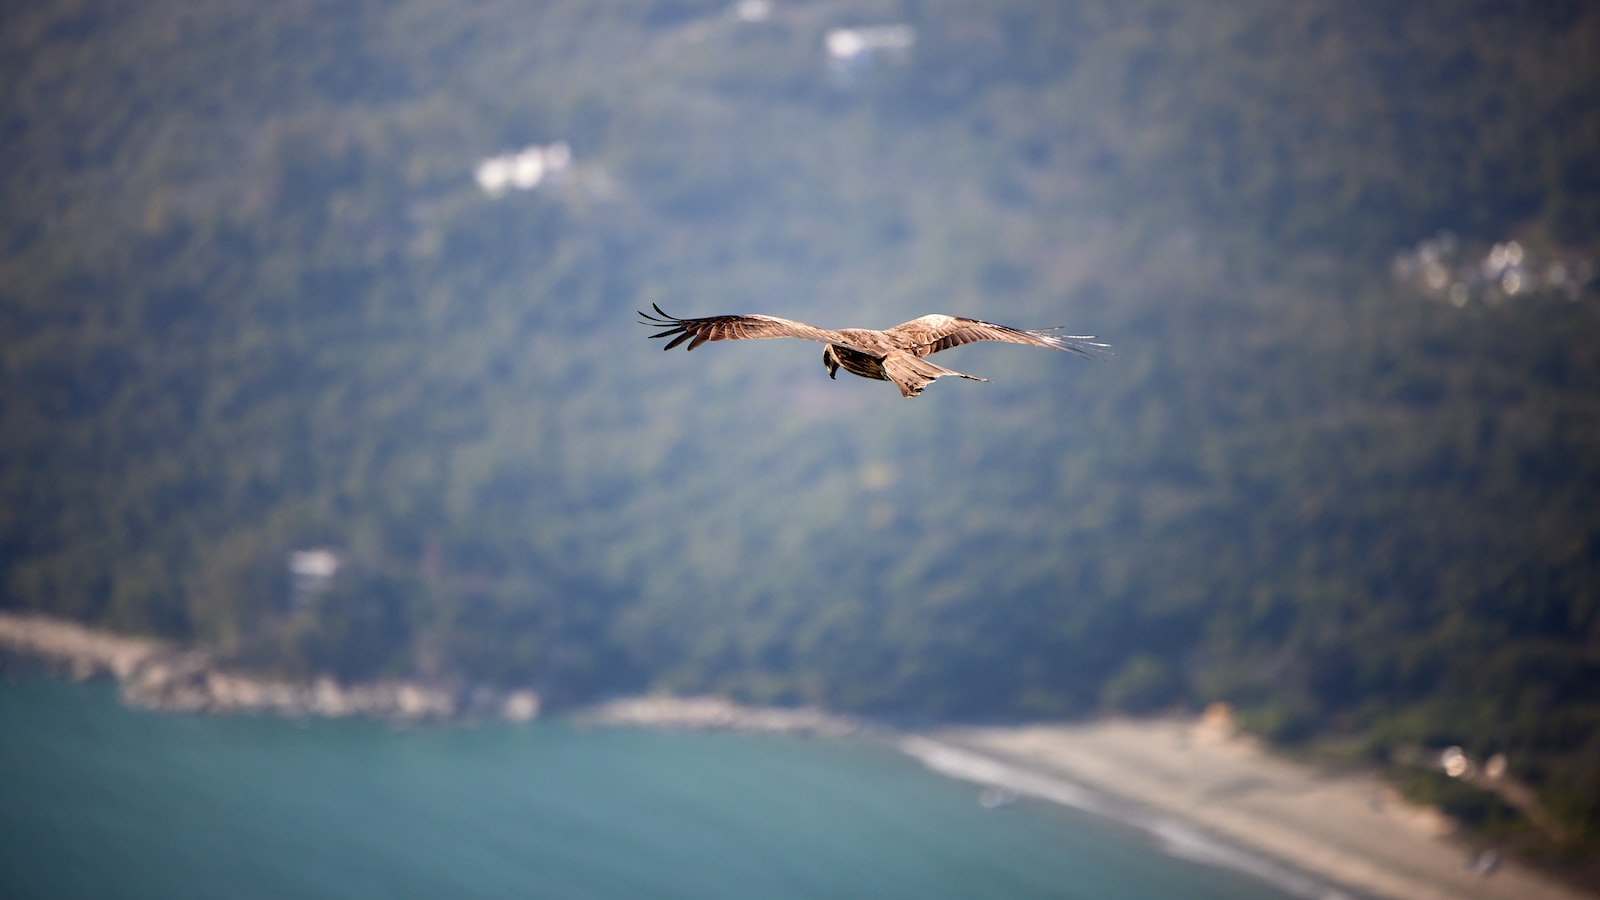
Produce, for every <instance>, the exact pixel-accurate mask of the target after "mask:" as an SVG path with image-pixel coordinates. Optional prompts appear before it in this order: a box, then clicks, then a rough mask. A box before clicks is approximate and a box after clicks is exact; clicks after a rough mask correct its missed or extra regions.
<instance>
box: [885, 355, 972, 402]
mask: <svg viewBox="0 0 1600 900" xmlns="http://www.w3.org/2000/svg"><path fill="white" fill-rule="evenodd" d="M883 373H884V374H885V375H887V376H889V380H890V381H892V382H894V383H895V386H896V387H898V388H900V396H902V397H915V396H917V395H918V394H920V393H922V389H923V388H925V387H927V386H928V385H929V384H932V383H933V380H934V379H935V378H943V377H944V376H946V375H954V376H956V377H957V378H966V379H969V380H972V381H988V380H989V379H987V378H979V377H978V376H976V375H968V374H967V373H965V372H957V371H956V370H955V369H946V368H945V367H944V366H941V365H939V364H938V363H931V362H928V361H927V360H926V359H923V358H922V357H919V356H898V355H895V356H890V357H888V358H887V359H885V360H884V361H883Z"/></svg>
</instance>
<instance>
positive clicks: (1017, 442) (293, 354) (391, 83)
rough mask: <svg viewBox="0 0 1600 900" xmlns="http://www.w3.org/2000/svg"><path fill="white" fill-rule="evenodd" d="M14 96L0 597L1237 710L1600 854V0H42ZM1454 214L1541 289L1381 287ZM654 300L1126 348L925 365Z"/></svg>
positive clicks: (1464, 248)
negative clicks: (858, 47) (299, 556)
mask: <svg viewBox="0 0 1600 900" xmlns="http://www.w3.org/2000/svg"><path fill="white" fill-rule="evenodd" d="M900 21H903V22H907V23H909V24H911V25H912V26H914V27H915V29H916V35H917V42H916V45H915V47H914V48H913V49H912V51H911V52H910V53H909V54H908V55H906V56H905V58H902V59H895V58H880V59H877V60H875V61H873V62H872V63H870V64H867V65H861V66H857V67H855V68H851V69H848V70H847V69H845V68H842V67H839V66H834V67H832V68H830V66H829V65H828V64H827V61H826V59H825V55H824V52H823V46H824V41H823V36H824V34H825V32H826V31H827V29H829V28H832V27H837V26H846V25H863V24H874V23H879V22H900ZM0 90H3V98H4V102H0V148H3V153H4V157H3V163H4V164H3V166H0V208H3V209H4V210H5V212H4V214H3V216H0V366H3V369H0V605H3V606H4V607H7V608H13V609H34V610H42V611H48V612H51V613H54V614H57V615H62V616H67V617H70V618H73V619H77V620H80V621H83V622H88V623H94V624H97V625H101V626H104V627H109V628H113V629H117V630H122V631H128V632H136V633H149V634H160V635H164V636H169V637H175V638H179V639H184V640H190V641H196V642H202V643H205V644H208V645H211V646H213V647H216V648H219V650H221V651H222V652H224V653H226V654H229V655H231V656H232V657H233V658H234V659H236V660H238V661H240V662H241V663H243V664H248V665H252V666H256V667H260V668H263V669H270V670H274V671H280V672H286V673H299V674H309V673H314V672H331V673H334V674H336V675H338V676H341V677H344V678H348V679H360V678H368V677H374V676H377V675H383V674H396V673H404V674H410V675H416V676H420V677H424V678H435V679H439V680H441V681H451V680H458V681H463V682H492V683H498V684H507V685H510V684H515V685H532V686H535V687H537V688H538V689H539V690H541V691H542V692H544V693H545V694H546V695H547V696H548V697H550V698H552V699H553V700H556V701H560V700H562V699H569V700H570V699H578V698H584V697H590V696H594V695H596V694H600V693H604V692H608V691H618V690H635V689H639V688H641V687H645V686H662V687H669V688H674V689H680V690H695V691H703V690H714V691H721V692H726V693H729V694H732V695H735V696H738V697H740V698H744V699H749V700H756V701H762V702H771V703H780V704H781V703H799V702H814V703H819V704H823V705H826V706H829V707H832V708H837V709H844V710H851V711H864V712H870V713H875V714H880V715H893V716H932V717H946V718H951V717H957V718H969V719H975V718H1001V717H1018V716H1021V717H1028V716H1071V715H1084V714H1090V713H1094V712H1098V711H1102V710H1127V711H1134V712H1148V711H1156V710H1161V709H1167V708H1173V707H1180V706H1188V707H1191V708H1193V707H1197V706H1199V705H1203V704H1205V703H1208V702H1211V701H1215V700H1224V701H1228V702H1230V703H1232V704H1234V705H1235V706H1236V707H1237V708H1239V709H1240V710H1241V711H1242V713H1243V715H1244V716H1245V717H1246V718H1245V720H1246V722H1247V723H1248V724H1249V725H1250V726H1251V727H1252V728H1254V729H1256V730H1258V731H1261V732H1262V733H1265V734H1267V735H1269V736H1271V737H1273V738H1275V739H1278V740H1282V741H1288V742H1300V741H1308V740H1314V739H1320V740H1327V739H1332V738H1337V739H1340V740H1350V739H1353V740H1354V742H1355V745H1356V746H1357V747H1358V752H1359V753H1361V754H1363V755H1366V756H1370V757H1371V758H1373V759H1377V760H1391V759H1395V760H1398V759H1402V758H1405V755H1406V753H1411V752H1414V751H1415V750H1416V749H1417V748H1439V747H1444V746H1448V745H1451V744H1460V745H1462V746H1463V747H1465V748H1466V749H1467V751H1468V752H1469V753H1470V754H1472V755H1474V756H1475V757H1479V758H1481V757H1483V756H1486V755H1488V754H1490V753H1495V752H1504V753H1506V754H1507V756H1508V758H1509V759H1510V761H1511V767H1512V771H1513V773H1514V774H1515V775H1516V776H1517V777H1519V778H1521V779H1524V780H1526V781H1528V782H1530V783H1531V784H1533V785H1534V786H1535V787H1536V788H1537V790H1538V791H1539V797H1540V801H1541V802H1542V803H1543V805H1544V806H1545V807H1547V808H1548V809H1549V810H1550V811H1551V813H1552V814H1553V815H1554V816H1555V817H1557V818H1558V819H1559V821H1560V823H1561V829H1562V830H1561V831H1560V832H1559V833H1558V834H1557V835H1556V837H1555V838H1554V839H1551V837H1550V835H1548V834H1544V835H1543V836H1542V837H1541V836H1537V835H1534V834H1532V833H1531V832H1525V831H1523V830H1519V829H1523V824H1524V823H1521V822H1520V820H1519V819H1518V818H1517V817H1516V816H1515V815H1514V814H1513V813H1511V812H1510V811H1508V810H1506V809H1504V808H1502V807H1501V806H1498V805H1495V804H1492V803H1481V802H1478V801H1477V800H1475V799H1473V798H1472V797H1471V796H1469V795H1465V794H1458V795H1452V794H1449V793H1448V791H1449V790H1450V789H1451V786H1450V785H1445V786H1444V787H1442V788H1440V787H1438V786H1435V787H1434V788H1429V789H1438V790H1445V791H1446V794H1444V795H1442V796H1444V797H1445V802H1446V803H1447V805H1448V804H1451V803H1453V804H1455V805H1454V807H1453V809H1454V810H1455V811H1456V812H1458V814H1461V815H1463V816H1464V817H1466V818H1468V819H1472V820H1475V821H1476V822H1477V823H1478V824H1479V825H1481V826H1482V827H1484V828H1486V829H1489V830H1491V831H1495V830H1497V829H1499V830H1504V832H1505V833H1506V834H1508V835H1511V836H1512V837H1513V838H1515V839H1517V840H1525V841H1529V842H1533V843H1530V846H1534V844H1536V843H1537V842H1539V841H1544V842H1548V843H1549V844H1550V845H1551V846H1549V847H1546V848H1545V850H1547V851H1548V852H1551V853H1566V854H1567V855H1568V856H1569V857H1571V858H1582V857H1583V856H1584V854H1585V853H1586V852H1587V851H1589V850H1592V848H1593V847H1594V846H1595V845H1596V844H1595V842H1596V841H1600V513H1597V512H1596V511H1597V510H1600V298H1597V296H1596V291H1595V285H1594V283H1593V280H1592V279H1593V265H1592V263H1585V260H1595V259H1600V163H1597V161H1600V10H1597V9H1596V8H1595V7H1594V6H1593V5H1592V4H1582V3H1549V2H1543V3H1531V2H1528V3H1522V2H1465V3H1463V2H1454V3H1446V2H1443V0H1424V2H1418V3H1410V4H1399V5H1395V4H1385V3H1373V2H1360V3H1348V2H1345V3H1337V2H1331V0H1327V2H1324V0H1315V2H1308V3H1300V4H1293V5H1289V6H1285V5H1284V4H1281V3H1267V2H1258V0H1235V2H1230V3H1224V4H1189V3H1179V2H1163V0H1139V2H1111V0H1086V2H1078V3H1073V4H1039V3H1026V2H1020V0H1019V2H985V3H960V2H953V0H924V2H910V0H907V2H881V3H873V2H869V3H844V2H826V0H816V2H779V3H777V4H776V6H775V8H774V13H773V16H772V17H771V18H770V19H768V20H765V21H754V22H750V21H740V20H738V19H737V18H736V17H734V16H732V15H730V13H729V9H728V8H727V7H726V6H725V5H724V4H723V3H722V2H695V0H657V2H654V3H639V2H622V0H616V2H576V0H575V2H559V3H547V4H524V3H515V2H510V0H483V2H474V3H469V4H458V3H443V2H437V0H400V2H381V3H380V2H359V0H358V2H345V3H331V2H320V0H292V2H285V3H277V4H266V5H263V4H251V3H243V2H238V0H194V2H189V3H184V4H177V5H174V4H143V3H135V2H128V0H82V2H77V3H43V2H23V3H13V4H8V5H7V6H6V8H5V9H4V11H0ZM554 141H565V142H567V143H568V144H569V146H570V147H571V150H572V155H573V165H572V167H571V168H570V169H569V170H567V171H566V172H564V173H561V175H560V177H551V178H549V179H547V181H546V182H544V183H541V184H540V186H539V187H538V188H537V189H535V190H530V191H512V192H509V193H506V194H504V195H503V196H498V197H492V196H489V195H487V194H485V193H484V192H483V191H481V190H480V189H479V187H478V185H477V184H476V183H475V182H474V178H473V173H474V170H475V167H476V166H477V165H478V164H479V162H480V161H481V160H482V159H484V158H485V157H488V156H492V155H495V154H498V153H502V152H506V151H514V150H517V149H519V148H521V147H523V146H525V145H529V144H535V143H540V144H543V143H548V142H554ZM1441 230H1449V231H1450V232H1452V233H1453V235H1454V241H1455V242H1456V243H1455V246H1457V247H1458V248H1459V255H1460V258H1461V259H1462V260H1463V261H1464V262H1465V263H1466V264H1471V265H1474V266H1478V261H1479V260H1481V259H1482V258H1483V257H1484V256H1485V255H1486V254H1488V253H1489V252H1490V249H1491V247H1492V245H1495V244H1497V243H1501V244H1503V243H1504V242H1508V241H1511V240H1516V241H1517V242H1518V246H1519V248H1523V251H1524V252H1525V254H1526V257H1525V259H1526V263H1525V268H1526V270H1527V272H1528V273H1529V274H1530V276H1533V275H1538V276H1539V277H1540V278H1541V279H1543V280H1535V281H1529V282H1524V284H1528V285H1531V286H1528V287H1523V288H1521V289H1520V290H1516V291H1507V290H1502V289H1500V288H1499V287H1497V285H1503V284H1505V282H1502V281H1493V280H1491V281H1489V282H1487V283H1485V284H1482V285H1475V286H1474V287H1473V288H1472V293H1471V294H1470V295H1467V294H1458V295H1456V296H1455V299H1456V300H1457V302H1454V303H1453V302H1449V301H1441V300H1440V299H1438V297H1437V296H1435V294H1434V293H1430V292H1429V291H1428V290H1425V289H1423V288H1420V287H1418V286H1417V285H1416V284H1415V283H1413V282H1410V281H1406V280H1397V279H1396V278H1395V277H1394V276H1393V274H1392V271H1393V267H1392V266H1391V263H1392V261H1393V259H1394V257H1395V256H1396V254H1399V253H1402V252H1407V251H1409V249H1410V248H1412V247H1414V246H1415V245H1416V244H1417V242H1419V241H1422V240H1424V239H1427V238H1431V237H1433V236H1434V235H1436V234H1438V233H1439V232H1440V231H1441ZM1558 260H1559V261H1561V262H1562V264H1563V271H1564V272H1566V273H1567V274H1566V280H1565V281H1564V282H1560V283H1559V285H1557V286H1555V287H1552V282H1551V281H1550V280H1549V278H1548V277H1546V276H1547V275H1548V274H1549V272H1550V271H1551V270H1550V268H1549V266H1550V264H1551V263H1554V262H1556V261H1558ZM1586 264H1587V265H1589V268H1588V269H1585V268H1584V265H1586ZM1474 271H1481V266H1479V268H1478V269H1475V270H1474ZM1495 274H1496V276H1497V277H1498V270H1497V272H1496V273H1495ZM1451 277H1453V278H1454V277H1460V276H1459V273H1454V272H1452V275H1451ZM1586 279H1587V280H1586ZM651 303H659V304H661V306H662V307H663V308H665V309H666V310H667V311H668V312H670V313H672V314H674V315H681V316H695V315H709V314H714V313H723V312H739V311H750V312H765V313H770V314H775V315H783V316H788V317H792V318H800V319H804V320H807V321H811V322H815V323H818V324H821V325H824V326H835V327H838V326H852V325H853V326H865V327H887V326H889V325H892V324H894V323H897V322H900V321H903V320H905V319H909V318H912V317H915V316H918V315H922V314H924V313H928V312H947V313H954V314H964V315H971V316H976V317H981V318H984V319H989V320H992V321H998V322H1003V323H1006V324H1010V325H1016V326H1020V327H1043V326H1052V325H1064V326H1066V327H1067V328H1068V330H1069V331H1071V332H1073V333H1094V334H1098V335H1100V336H1102V337H1103V338H1105V339H1107V340H1109V341H1111V342H1112V343H1114V344H1115V345H1116V347H1117V355H1116V356H1115V357H1114V358H1112V359H1110V360H1107V361H1103V362H1098V363H1092V364H1090V363H1084V362H1083V361H1081V360H1078V359H1075V358H1072V357H1070V356H1068V355H1067V354H1056V353H1047V352H1045V351H1042V350H1032V349H1026V348H1016V347H1000V346H987V345H985V346H974V347H967V348H961V349H959V350H955V351H952V352H951V353H950V354H948V355H947V356H942V357H941V362H945V363H946V364H948V365H951V366H954V367H956V368H960V369H961V370H962V371H967V372H973V373H975V374H978V375H983V376H986V377H989V378H990V379H992V380H991V383H989V384H975V383H971V382H965V381H957V382H955V383H951V381H948V380H947V381H942V382H940V383H937V384H935V385H933V386H932V387H930V388H929V389H928V391H927V393H925V394H924V395H923V396H922V397H920V398H918V399H916V400H904V399H902V398H901V397H899V396H898V393H897V392H896V391H895V390H894V389H893V387H892V386H891V385H888V384H881V383H875V382H866V381H862V380H860V379H856V378H853V377H849V376H845V377H841V378H840V380H838V381H837V382H830V381H829V380H828V379H827V378H826V377H825V376H826V372H825V370H824V369H823V367H822V365H821V364H820V360H819V356H820V348H818V347H816V346H815V345H809V344H801V343H799V342H772V343H759V344H754V343H753V344H718V345H712V346H706V347H702V348H700V349H698V350H696V351H695V352H694V354H693V355H692V356H685V355H684V354H682V353H681V352H679V351H675V352H674V353H672V354H663V353H661V352H660V350H659V349H658V344H652V343H650V342H648V341H647V340H646V339H645V336H646V334H648V332H646V331H645V330H644V329H642V328H640V327H639V326H638V325H637V324H636V323H635V316H634V311H635V310H637V309H648V308H649V305H650V304H651ZM314 547H326V548H331V549H333V550H335V551H336V552H337V553H338V554H339V556H340V558H341V559H342V561H343V565H342V567H341V568H340V570H339V572H338V574H337V576H336V577H335V578H334V579H333V581H332V583H331V584H330V585H328V586H327V587H326V589H325V590H321V591H319V592H315V593H313V594H312V595H311V596H306V595H305V594H304V593H301V594H297V593H296V591H295V590H294V587H293V585H291V576H290V574H289V572H288V570H287V568H286V559H287V558H288V555H289V554H290V553H291V552H292V551H295V550H299V549H305V548H314ZM297 597H298V599H296V598H297ZM1430 784H1431V782H1430ZM1452 798H1454V799H1452ZM1519 835H1520V837H1519ZM1541 846H1542V845H1541ZM1536 849H1537V848H1536ZM1541 852H1543V851H1541Z"/></svg>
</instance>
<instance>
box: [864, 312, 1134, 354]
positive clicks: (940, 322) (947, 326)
mask: <svg viewBox="0 0 1600 900" xmlns="http://www.w3.org/2000/svg"><path fill="white" fill-rule="evenodd" d="M1055 330H1057V329H1054V328H1045V329H1041V330H1038V331H1024V330H1022V329H1021V328H1012V327H1010V326H1007V325H996V324H994V323H993V322H984V321H982V320H979V319H965V318H962V317H960V316H944V315H938V314H935V315H931V316H923V317H922V318H920V319H912V320H911V321H909V322H904V323H902V324H899V325H896V326H895V327H893V328H891V329H889V332H888V333H889V334H892V335H898V336H901V337H905V338H909V339H911V340H912V341H914V342H915V343H916V345H917V355H918V356H927V355H928V354H930V353H938V352H939V351H940V350H949V349H950V348H951V347H959V346H961V345H962V344H971V343H973V342H975V341H1003V342H1005V343H1008V344H1031V345H1033V346H1035V347H1053V348H1055V349H1057V350H1065V351H1067V352H1068V353H1076V354H1077V355H1079V356H1083V357H1088V358H1094V357H1096V356H1104V355H1107V354H1109V353H1110V352H1111V345H1110V344H1107V343H1103V342H1101V341H1097V340H1095V337H1094V335H1092V334H1051V333H1050V332H1052V331H1055Z"/></svg>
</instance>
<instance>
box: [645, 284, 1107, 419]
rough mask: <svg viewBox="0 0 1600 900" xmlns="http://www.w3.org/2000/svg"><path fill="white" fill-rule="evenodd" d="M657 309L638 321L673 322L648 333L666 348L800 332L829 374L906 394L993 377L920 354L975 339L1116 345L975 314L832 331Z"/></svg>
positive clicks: (1070, 347) (1103, 348) (1069, 347)
mask: <svg viewBox="0 0 1600 900" xmlns="http://www.w3.org/2000/svg"><path fill="white" fill-rule="evenodd" d="M652 305H653V304H652ZM655 311H656V313H657V314H656V315H653V316H652V315H650V314H649V313H646V312H640V313H639V315H641V316H643V317H644V321H643V322H641V323H640V324H643V325H653V326H656V327H660V326H662V325H667V326H670V327H669V328H667V330H666V331H663V332H661V333H659V334H652V335H650V337H652V338H664V337H670V338H672V340H670V341H668V342H667V345H666V346H665V347H663V348H662V349H664V350H671V349H672V348H673V347H676V346H678V345H679V344H681V343H683V342H684V341H688V342H689V346H688V347H687V348H686V349H689V350H693V349H694V348H696V347H698V346H700V345H701V344H704V343H705V342H707V341H742V340H756V339H761V338H783V337H792V338H802V339H804V340H808V341H817V342H819V343H823V344H827V345H828V346H827V347H825V348H824V349H823V351H822V364H823V365H825V366H827V367H828V377H829V378H837V377H838V372H839V370H840V369H844V370H845V371H846V372H849V373H851V374H853V375H860V376H861V377H862V378H874V379H877V380H879V381H892V382H894V383H895V385H896V386H898V387H899V388H900V395H901V396H903V397H915V396H917V395H918V394H920V393H922V389H923V388H924V387H927V386H928V384H929V383H930V382H932V381H933V380H934V379H935V378H941V377H943V376H945V375H955V376H957V377H960V378H970V379H971V380H973V381H988V380H989V379H987V378H979V377H978V376H976V375H968V374H966V373H965V372H957V371H955V370H954V369H946V368H944V367H943V366H940V365H935V364H934V363H931V362H928V361H927V360H926V359H924V358H923V357H925V356H928V355H929V354H932V353H938V352H939V351H940V350H948V349H950V348H951V347H959V346H961V345H962V344H970V343H973V342H974V341H1004V342H1006V343H1009V344H1031V345H1033V346H1035V347H1052V348H1054V349H1056V350H1065V351H1067V352H1068V353H1076V354H1077V355H1079V356H1083V357H1089V358H1092V357H1095V356H1099V355H1102V354H1105V353H1109V352H1110V350H1111V345H1110V344H1103V343H1100V342H1099V341H1097V340H1095V339H1094V337H1093V336H1092V335H1082V334H1065V335H1056V334H1047V333H1046V332H1047V331H1053V330H1054V329H1045V330H1044V331H1023V330H1022V329H1019V328H1008V327H1006V326H1005V325H996V324H994V323H992V322H981V321H979V320H977V319H963V318H961V317H959V316H943V315H937V314H935V315H931V316H923V317H922V318H920V319H912V320H911V321H909V322H903V323H901V324H899V325H896V326H895V327H893V328H890V329H887V330H884V331H874V330H872V329H868V328H841V329H839V330H838V331H830V330H828V329H826V328H818V327H816V326H815V325H807V324H806V323H804V322H794V321H791V320H789V319H780V318H778V317H777V316H760V315H745V316H707V317H705V318H703V319H679V318H675V317H673V316H669V315H667V314H666V313H665V312H663V311H662V309H661V307H659V306H656V307H655Z"/></svg>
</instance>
